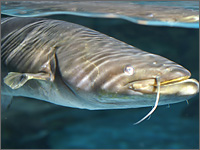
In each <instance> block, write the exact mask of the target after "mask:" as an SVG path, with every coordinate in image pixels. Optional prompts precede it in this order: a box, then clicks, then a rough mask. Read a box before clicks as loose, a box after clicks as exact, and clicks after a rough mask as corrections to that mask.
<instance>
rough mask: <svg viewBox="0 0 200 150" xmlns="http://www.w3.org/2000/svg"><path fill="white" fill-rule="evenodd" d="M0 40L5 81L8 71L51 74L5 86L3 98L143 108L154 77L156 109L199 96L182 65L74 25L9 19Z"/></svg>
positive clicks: (152, 96) (150, 94) (150, 101)
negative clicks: (12, 97) (19, 83)
mask: <svg viewBox="0 0 200 150" xmlns="http://www.w3.org/2000/svg"><path fill="white" fill-rule="evenodd" d="M14 24H16V26H14ZM1 38H2V43H1V44H2V51H1V54H2V57H1V59H2V64H3V66H4V67H3V68H6V69H8V70H7V71H5V70H6V69H4V72H5V73H4V74H5V75H4V76H3V78H2V79H3V80H5V76H6V74H7V73H8V72H19V73H33V74H38V73H41V72H42V73H46V74H47V75H49V78H45V79H44V80H40V79H35V80H29V81H28V82H26V83H25V84H24V85H23V86H21V87H20V88H18V89H11V88H10V87H8V86H7V85H6V84H4V83H3V85H2V89H3V90H2V94H3V95H12V96H26V97H33V98H37V99H41V100H45V101H49V102H52V103H55V104H59V105H63V106H69V107H76V108H86V109H119V108H137V107H147V106H152V105H154V102H155V97H156V90H157V87H156V84H157V83H156V82H155V79H156V77H157V76H159V77H160V82H161V92H160V93H161V96H160V101H159V105H165V104H171V103H177V102H181V101H185V100H186V99H189V98H191V97H193V96H194V95H195V94H197V93H198V88H199V84H198V81H196V80H195V79H189V78H190V76H191V74H190V72H189V71H188V70H187V69H185V68H184V67H182V66H181V65H178V64H176V63H175V62H173V61H170V60H168V59H166V58H164V57H161V56H159V55H155V54H151V53H148V52H144V51H142V50H140V49H138V48H135V47H133V46H131V45H128V44H126V43H124V42H121V41H119V40H116V39H114V38H112V37H109V36H107V35H104V34H101V33H99V32H97V31H94V30H91V29H89V28H86V27H83V26H80V25H77V24H73V23H69V22H65V21H58V20H50V19H41V18H17V17H16V18H10V19H8V20H4V21H2V37H1ZM3 80H2V81H3ZM174 85H175V86H174ZM185 90H186V91H185Z"/></svg>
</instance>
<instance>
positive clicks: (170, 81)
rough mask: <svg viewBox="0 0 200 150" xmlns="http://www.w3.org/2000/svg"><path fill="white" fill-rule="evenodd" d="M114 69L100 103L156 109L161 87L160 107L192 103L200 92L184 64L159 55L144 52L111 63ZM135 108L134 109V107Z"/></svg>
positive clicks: (196, 82) (110, 73) (110, 72)
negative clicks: (191, 99) (155, 104)
mask: <svg viewBox="0 0 200 150" xmlns="http://www.w3.org/2000/svg"><path fill="white" fill-rule="evenodd" d="M109 65H110V66H112V67H109V68H111V69H110V70H106V69H104V71H105V72H109V73H108V75H107V80H105V81H104V82H103V83H102V85H101V90H100V94H99V98H100V100H99V101H101V102H102V101H103V102H105V103H117V104H120V103H123V104H124V103H127V104H128V105H129V104H130V107H146V106H153V105H154V103H155V99H156V94H157V92H158V87H157V85H158V83H157V80H156V79H157V78H159V82H160V83H159V84H160V91H159V94H160V101H159V105H165V104H172V103H178V102H181V101H185V100H188V99H189V98H191V97H193V96H194V95H196V94H197V93H198V91H199V83H198V81H197V80H195V79H189V78H190V76H191V73H190V72H189V71H188V70H187V69H185V68H184V67H182V66H181V65H179V64H177V63H175V62H173V61H171V60H169V59H166V58H164V57H161V56H159V55H155V54H150V53H146V52H143V53H142V54H140V56H137V57H136V56H135V55H133V56H131V55H130V56H129V57H124V58H121V59H119V60H118V61H117V62H112V64H109ZM131 105H132V106H131Z"/></svg>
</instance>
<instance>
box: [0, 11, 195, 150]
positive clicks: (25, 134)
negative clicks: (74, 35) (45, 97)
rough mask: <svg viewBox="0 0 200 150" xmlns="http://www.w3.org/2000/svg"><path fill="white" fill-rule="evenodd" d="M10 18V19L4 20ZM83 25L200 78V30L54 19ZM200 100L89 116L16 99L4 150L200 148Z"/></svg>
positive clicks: (6, 121) (6, 117) (5, 123)
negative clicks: (142, 119)
mask: <svg viewBox="0 0 200 150" xmlns="http://www.w3.org/2000/svg"><path fill="white" fill-rule="evenodd" d="M3 17H5V16H3ZM44 17H46V18H53V19H60V20H66V21H70V22H73V23H77V24H81V25H84V26H87V27H89V28H92V29H95V30H97V31H99V32H102V33H105V34H107V35H109V36H112V37H115V38H117V39H119V40H121V41H124V42H126V43H128V44H131V45H133V46H135V47H138V48H140V49H142V50H144V51H148V52H152V53H154V54H159V55H161V56H164V57H166V58H169V59H170V60H173V61H175V62H177V63H178V64H181V65H183V66H184V67H185V68H187V69H188V70H190V71H191V74H192V78H196V79H197V80H199V79H198V76H199V70H198V68H199V66H198V61H199V58H198V56H199V55H198V48H199V42H198V41H199V30H198V29H194V28H181V27H180V28H178V27H173V28H172V27H160V26H144V25H139V24H134V23H131V22H129V21H126V20H122V19H110V18H87V17H80V16H73V15H61V14H59V15H51V16H44ZM198 106H199V98H198V95H197V96H195V97H194V98H192V99H191V100H189V105H188V104H187V103H186V102H183V103H178V104H174V105H170V107H168V106H159V107H158V108H157V110H156V111H155V112H154V113H153V115H152V116H151V118H150V119H149V120H145V121H144V122H142V123H141V124H139V125H136V126H134V125H133V123H135V122H136V121H138V120H139V119H141V118H142V117H143V116H144V115H146V114H147V113H148V112H149V111H150V109H151V108H139V109H125V110H104V111H103V110H102V111H89V110H80V109H73V108H67V107H62V106H57V105H54V104H50V103H47V102H43V101H38V100H34V99H27V98H21V97H19V98H16V99H15V100H14V101H13V102H12V105H11V107H10V109H9V110H8V111H7V112H5V113H3V114H2V119H1V121H2V128H1V129H2V130H1V131H2V141H1V142H2V148H4V149H5V148H9V149H17V148H19V149H23V148H24V149H25V148H26V149H28V148H35V149H38V148H40V149H42V148H46V149H54V148H55V149H59V148H65V149H69V148H88V149H89V148H96V149H98V148H102V149H106V148H108V149H111V148H112V149H122V148H123V149H146V148H148V149H153V148H159V149H165V148H166V149H173V148H174V149H198V148H199V107H198Z"/></svg>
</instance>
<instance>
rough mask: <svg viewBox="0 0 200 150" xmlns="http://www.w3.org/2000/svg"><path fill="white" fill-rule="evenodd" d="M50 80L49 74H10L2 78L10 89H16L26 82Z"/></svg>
mask: <svg viewBox="0 0 200 150" xmlns="http://www.w3.org/2000/svg"><path fill="white" fill-rule="evenodd" d="M31 79H36V80H51V75H50V74H49V73H35V74H34V73H18V72H10V73H8V75H7V76H6V77H5V78H4V83H5V84H6V85H8V86H9V87H10V88H12V89H18V88H20V87H21V86H23V85H24V84H25V83H26V82H27V81H28V80H31Z"/></svg>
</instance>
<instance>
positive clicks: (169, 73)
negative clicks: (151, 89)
mask: <svg viewBox="0 0 200 150" xmlns="http://www.w3.org/2000/svg"><path fill="white" fill-rule="evenodd" d="M158 76H159V74H158ZM190 76H191V73H190V71H189V70H187V69H185V68H184V67H182V66H181V65H174V66H170V67H166V68H164V69H163V71H161V74H160V81H161V84H166V83H171V82H176V81H180V80H185V79H189V78H190Z"/></svg>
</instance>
